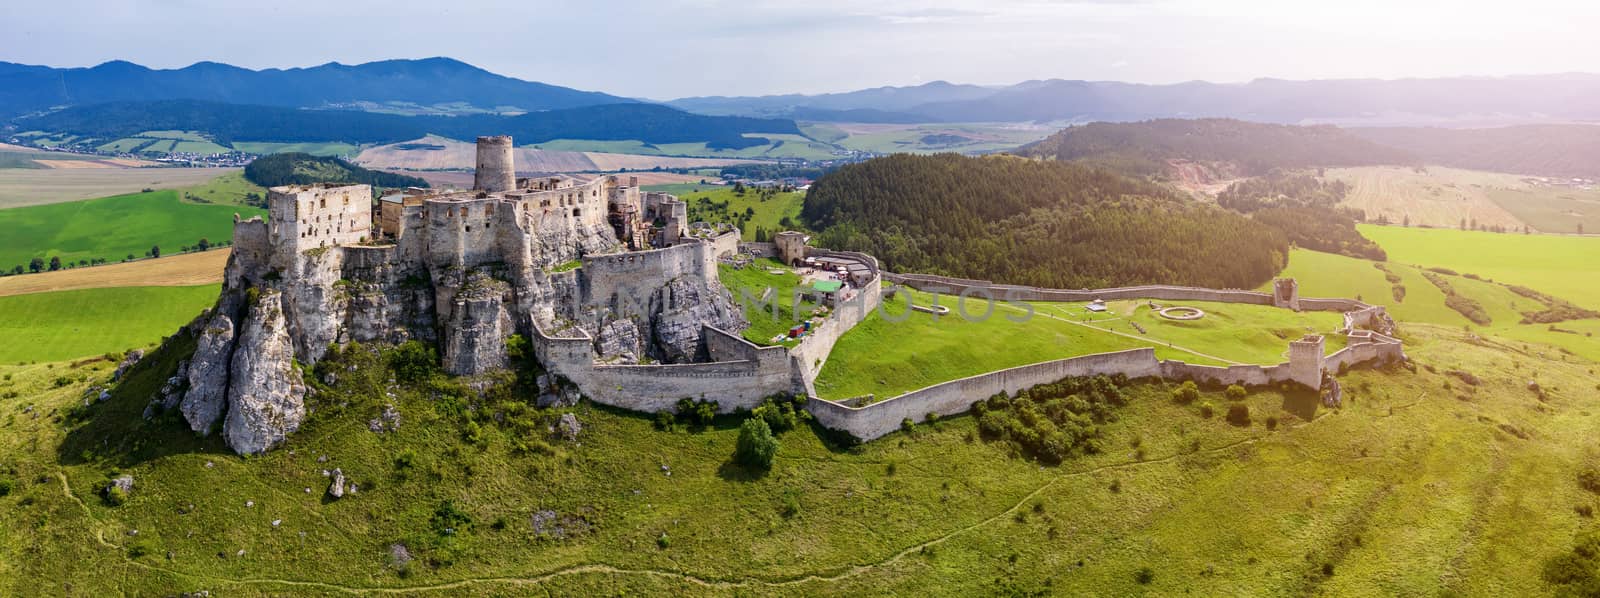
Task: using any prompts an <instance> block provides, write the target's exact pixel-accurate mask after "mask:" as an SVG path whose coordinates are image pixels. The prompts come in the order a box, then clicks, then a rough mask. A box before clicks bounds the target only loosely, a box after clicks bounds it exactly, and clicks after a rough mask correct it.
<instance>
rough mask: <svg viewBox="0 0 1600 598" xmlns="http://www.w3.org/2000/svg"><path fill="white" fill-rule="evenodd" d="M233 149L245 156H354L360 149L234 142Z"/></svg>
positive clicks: (342, 145) (335, 144)
mask: <svg viewBox="0 0 1600 598" xmlns="http://www.w3.org/2000/svg"><path fill="white" fill-rule="evenodd" d="M232 145H233V149H236V150H239V151H241V152H244V153H247V154H261V155H267V154H280V153H286V152H302V153H307V154H311V155H313V156H354V155H356V154H358V153H360V152H361V148H359V147H356V146H354V145H350V144H348V143H338V142H329V143H270V142H265V141H235V142H233V144H232Z"/></svg>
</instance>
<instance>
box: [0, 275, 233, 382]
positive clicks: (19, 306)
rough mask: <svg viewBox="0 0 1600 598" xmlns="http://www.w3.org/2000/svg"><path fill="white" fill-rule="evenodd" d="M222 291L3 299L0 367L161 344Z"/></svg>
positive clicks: (124, 290)
mask: <svg viewBox="0 0 1600 598" xmlns="http://www.w3.org/2000/svg"><path fill="white" fill-rule="evenodd" d="M219 288H221V287H220V285H214V284H211V285H200V286H194V287H120V288H107V289H85V290H77V291H57V292H52V293H34V294H31V295H15V296H11V297H0V363H6V364H11V363H17V362H20V361H30V362H32V361H37V362H49V361H62V360H68V359H77V358H80V357H87V356H90V355H99V354H102V353H107V352H112V351H124V350H127V349H132V348H136V347H143V346H145V345H149V344H152V343H155V342H158V341H160V340H161V338H162V337H163V336H166V335H169V334H172V332H173V331H174V330H177V329H178V327H179V326H182V325H184V324H187V323H188V322H189V320H192V319H194V317H195V316H196V315H199V314H200V312H201V311H203V310H205V309H206V308H207V307H211V304H212V303H214V302H216V300H217V290H218V289H219Z"/></svg>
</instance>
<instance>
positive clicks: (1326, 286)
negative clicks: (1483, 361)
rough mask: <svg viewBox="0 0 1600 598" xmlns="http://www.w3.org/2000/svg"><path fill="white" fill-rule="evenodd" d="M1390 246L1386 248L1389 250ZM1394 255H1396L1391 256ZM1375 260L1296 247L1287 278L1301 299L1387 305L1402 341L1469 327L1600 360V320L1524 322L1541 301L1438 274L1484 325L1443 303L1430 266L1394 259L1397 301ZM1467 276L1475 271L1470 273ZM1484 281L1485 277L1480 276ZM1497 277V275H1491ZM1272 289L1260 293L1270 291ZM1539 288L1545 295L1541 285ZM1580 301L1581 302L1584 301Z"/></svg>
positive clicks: (1484, 283) (1391, 269)
mask: <svg viewBox="0 0 1600 598" xmlns="http://www.w3.org/2000/svg"><path fill="white" fill-rule="evenodd" d="M1386 248H1387V247H1386ZM1390 255H1391V256H1393V255H1394V254H1393V253H1392V252H1391V253H1390ZM1374 264H1375V262H1371V261H1368V260H1362V259H1357V258H1352V257H1345V256H1342V255H1333V254H1329V253H1319V252H1315V251H1307V250H1304V249H1296V250H1294V251H1293V252H1292V253H1291V254H1290V256H1289V267H1288V268H1286V269H1285V270H1284V272H1283V274H1282V275H1283V276H1289V277H1293V278H1295V279H1296V280H1297V281H1299V283H1300V294H1301V296H1303V297H1333V296H1338V295H1339V294H1340V293H1348V294H1349V296H1353V297H1355V296H1359V297H1360V298H1361V299H1362V300H1363V301H1366V302H1367V303H1371V304H1374V305H1383V306H1384V307H1385V309H1387V310H1388V311H1389V313H1390V314H1391V315H1393V316H1394V318H1395V320H1396V321H1397V322H1399V324H1400V329H1401V333H1402V335H1401V336H1402V338H1406V336H1405V331H1406V330H1407V329H1409V328H1410V327H1411V326H1412V325H1415V324H1432V325H1439V326H1446V327H1451V328H1456V329H1463V328H1466V329H1470V330H1472V331H1473V333H1474V334H1480V335H1486V336H1489V337H1491V338H1499V339H1502V340H1515V341H1520V342H1522V343H1529V342H1531V343H1538V344H1541V345H1547V346H1551V347H1556V348H1557V350H1558V351H1562V352H1567V353H1570V354H1573V355H1580V356H1582V357H1584V358H1587V359H1591V360H1595V361H1600V338H1596V337H1595V336H1594V334H1595V333H1596V332H1600V319H1584V320H1571V321H1565V322H1557V323H1554V324H1522V323H1521V321H1522V319H1523V314H1524V313H1525V312H1533V311H1540V310H1541V309H1542V307H1541V305H1540V303H1539V302H1538V301H1536V300H1533V299H1530V298H1527V297H1523V296H1521V295H1518V294H1516V293H1515V292H1513V291H1511V290H1510V289H1508V288H1507V287H1506V286H1505V285H1503V284H1498V281H1499V279H1495V280H1496V281H1497V282H1489V281H1487V280H1474V279H1471V278H1468V277H1466V276H1463V275H1449V274H1437V273H1435V274H1436V275H1437V276H1440V277H1441V278H1442V279H1443V280H1445V281H1446V282H1447V283H1448V284H1449V285H1450V287H1451V288H1452V289H1453V290H1454V291H1455V292H1456V293H1457V294H1459V295H1461V296H1463V297H1466V298H1469V299H1471V300H1472V301H1475V302H1476V303H1477V304H1478V305H1480V306H1482V309H1483V313H1484V314H1485V315H1486V316H1487V317H1488V318H1489V319H1490V321H1489V323H1487V324H1481V323H1476V322H1473V321H1471V320H1468V319H1467V318H1466V316H1464V315H1462V314H1461V313H1459V312H1457V311H1456V310H1453V309H1451V308H1450V307H1448V306H1446V305H1445V295H1444V292H1443V291H1441V290H1440V289H1439V288H1438V287H1437V286H1435V285H1434V284H1433V283H1431V282H1429V281H1428V280H1427V279H1426V278H1424V277H1423V275H1422V272H1423V271H1424V270H1425V269H1426V268H1427V267H1431V266H1426V264H1425V265H1424V266H1416V265H1409V264H1403V263H1399V262H1397V261H1395V260H1393V258H1392V257H1391V260H1390V261H1389V262H1388V263H1386V264H1384V267H1385V268H1387V269H1388V271H1389V272H1390V273H1393V274H1394V275H1396V276H1399V277H1400V279H1401V282H1400V284H1401V285H1403V286H1404V287H1405V295H1404V299H1403V300H1400V301H1396V300H1395V298H1394V296H1393V293H1392V291H1391V287H1392V286H1393V285H1392V284H1391V283H1390V282H1389V281H1388V280H1386V278H1385V276H1386V274H1385V272H1384V271H1382V270H1379V269H1377V268H1375V267H1374ZM1464 273H1473V270H1467V271H1465V272H1464ZM1480 278H1482V277H1480ZM1488 278H1493V277H1488ZM1270 286H1271V285H1270V284H1269V285H1263V287H1262V288H1261V289H1260V290H1263V291H1267V290H1269V289H1270ZM1534 288H1535V289H1536V290H1540V291H1545V289H1543V288H1540V287H1534ZM1580 303H1581V302H1580Z"/></svg>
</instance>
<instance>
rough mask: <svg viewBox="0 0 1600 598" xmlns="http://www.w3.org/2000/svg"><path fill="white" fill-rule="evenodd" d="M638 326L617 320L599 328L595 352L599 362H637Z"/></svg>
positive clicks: (630, 322)
mask: <svg viewBox="0 0 1600 598" xmlns="http://www.w3.org/2000/svg"><path fill="white" fill-rule="evenodd" d="M640 343H641V341H640V339H639V326H638V325H637V324H634V323H633V320H629V319H626V318H624V319H618V320H612V321H611V323H609V324H606V325H605V326H602V327H600V335H599V337H598V338H597V339H596V351H597V352H598V353H599V354H600V357H599V358H600V361H603V362H607V363H638V362H639V352H640V351H639V346H640Z"/></svg>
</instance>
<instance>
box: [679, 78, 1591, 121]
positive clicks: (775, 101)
mask: <svg viewBox="0 0 1600 598" xmlns="http://www.w3.org/2000/svg"><path fill="white" fill-rule="evenodd" d="M1597 93H1600V75H1591V74H1560V75H1533V76H1517V77H1459V78H1441V79H1397V80H1378V79H1340V80H1320V81H1285V80H1279V79H1258V80H1255V81H1251V82H1249V83H1208V82H1204V81H1191V82H1186V83H1175V84H1170V85H1146V84H1137V83H1120V82H1114V81H1070V80H1061V79H1050V80H1041V81H1027V82H1023V83H1018V84H1016V85H1011V86H1007V87H997V88H990V87H980V86H975V85H954V84H949V83H944V82H938V83H930V84H927V85H922V86H917V87H884V88H876V89H868V90H862V91H857V92H850V93H836V94H824V95H816V96H804V95H782V96H761V97H746V98H730V97H712V98H684V99H681V100H673V101H671V102H669V103H670V104H672V105H674V106H678V107H681V108H685V109H689V110H697V111H715V112H717V113H720V114H750V115H754V114H782V115H784V116H792V117H796V118H808V119H815V120H844V119H848V118H852V117H858V116H866V117H867V118H873V115H872V114H871V113H862V112H857V113H844V114H839V115H832V114H828V113H825V112H824V113H808V112H807V110H808V109H825V110H857V111H860V110H880V111H887V112H891V113H894V115H891V117H889V120H881V121H880V120H876V119H874V120H870V121H869V122H895V121H896V120H895V119H901V118H903V115H907V114H910V115H916V116H917V117H920V118H923V119H925V120H926V121H928V122H939V121H943V122H986V121H988V122H999V121H1004V122H1014V121H1083V122H1087V121H1135V120H1147V119H1154V118H1207V117H1217V118H1238V119H1245V120H1253V121H1261V122H1276V123H1333V124H1352V125H1356V124H1367V125H1424V124H1426V125H1437V126H1484V125H1505V124H1516V123H1530V122H1556V121H1574V120H1591V119H1600V104H1596V103H1594V102H1592V101H1588V100H1587V99H1586V98H1592V97H1595V96H1596V94H1597ZM801 115H805V116H801Z"/></svg>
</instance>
